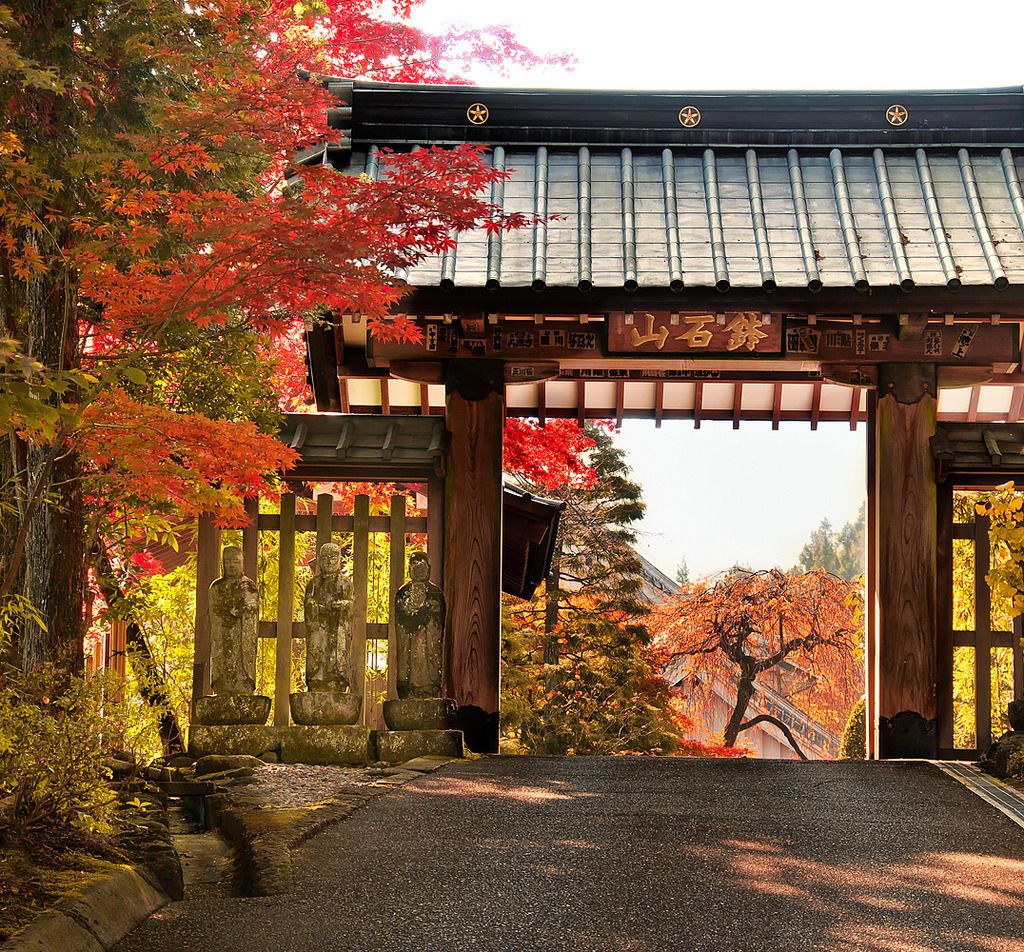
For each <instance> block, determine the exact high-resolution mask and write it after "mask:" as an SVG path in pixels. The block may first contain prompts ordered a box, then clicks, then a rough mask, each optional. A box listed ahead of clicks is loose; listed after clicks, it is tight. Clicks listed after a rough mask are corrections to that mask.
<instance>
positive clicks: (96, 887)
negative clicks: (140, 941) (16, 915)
mask: <svg viewBox="0 0 1024 952" xmlns="http://www.w3.org/2000/svg"><path fill="white" fill-rule="evenodd" d="M168 902H170V897H169V896H168V895H167V894H166V893H165V892H164V891H163V890H162V889H160V888H159V887H157V886H156V885H155V884H154V883H152V882H151V881H150V880H149V878H148V877H147V876H146V875H145V873H144V872H143V871H140V870H139V869H137V868H134V867H130V866H126V867H124V868H123V869H121V870H119V871H118V872H116V873H114V874H113V875H112V876H110V877H108V878H106V879H103V880H101V881H100V882H97V883H93V884H92V885H90V886H87V887H86V888H85V889H83V890H82V891H81V892H80V893H78V894H77V895H75V896H65V897H64V898H63V899H61V900H60V901H59V902H57V904H56V905H55V906H54V907H53V908H52V909H49V910H47V911H46V912H43V913H41V914H40V915H39V916H37V917H36V918H35V919H34V920H33V921H32V922H31V923H30V924H29V926H28V927H27V928H25V929H23V930H22V931H21V932H19V933H18V934H17V935H16V936H14V937H13V938H11V939H8V940H7V941H6V942H5V943H4V944H3V945H0V949H2V950H3V952H104V950H106V949H109V948H111V947H112V946H113V945H114V944H115V943H117V942H118V941H120V940H121V939H122V938H124V936H126V935H127V934H128V933H129V932H131V931H132V929H134V928H135V927H136V926H138V925H139V924H140V923H141V922H142V921H143V920H144V919H146V918H147V917H148V916H149V915H150V914H151V913H154V912H156V910H157V909H159V908H161V907H162V906H164V905H165V904H166V903H168Z"/></svg>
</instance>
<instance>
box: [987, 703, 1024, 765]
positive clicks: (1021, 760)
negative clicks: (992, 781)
mask: <svg viewBox="0 0 1024 952" xmlns="http://www.w3.org/2000/svg"><path fill="white" fill-rule="evenodd" d="M1006 719H1007V720H1008V721H1009V722H1010V729H1009V730H1008V731H1007V732H1006V733H1005V734H1003V736H1002V737H1000V738H999V740H997V741H996V742H995V743H994V744H993V745H992V746H991V747H989V749H988V750H987V751H986V753H985V756H984V757H982V758H981V760H980V761H979V762H978V766H979V767H981V769H982V770H984V771H986V772H987V773H990V774H993V775H994V776H996V777H1010V776H1018V775H1019V772H1020V771H1021V769H1022V768H1024V700H1017V701H1011V702H1010V705H1009V707H1007V709H1006Z"/></svg>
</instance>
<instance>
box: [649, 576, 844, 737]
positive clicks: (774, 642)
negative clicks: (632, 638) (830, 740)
mask: <svg viewBox="0 0 1024 952" xmlns="http://www.w3.org/2000/svg"><path fill="white" fill-rule="evenodd" d="M859 597H860V589H859V588H858V587H857V586H856V585H855V584H854V583H850V582H846V581H845V580H843V579H840V578H838V577H836V576H834V575H830V574H828V573H827V572H824V571H821V570H816V571H812V572H807V573H804V574H802V575H786V574H784V573H782V572H779V571H778V570H771V571H763V572H734V573H728V574H725V575H723V576H720V577H718V578H717V579H711V580H702V581H699V582H696V583H694V584H691V585H687V586H684V587H683V588H682V589H681V590H680V591H679V592H678V593H676V594H674V595H671V596H669V597H668V598H667V599H665V601H664V602H662V603H661V604H660V605H658V606H657V607H656V608H655V609H654V611H653V612H652V614H651V616H650V619H649V620H648V624H649V626H650V628H651V630H652V631H653V632H654V638H655V642H656V643H657V644H658V645H660V646H661V647H662V649H663V650H665V651H666V652H667V654H668V655H669V656H670V657H672V658H675V659H676V660H677V661H680V662H682V669H681V672H680V677H681V678H682V680H683V681H684V683H685V685H686V686H687V687H686V690H687V691H688V695H689V701H690V705H691V707H690V709H691V711H692V712H693V714H694V716H695V717H696V718H697V719H700V718H701V716H703V715H704V714H706V712H707V709H708V705H709V704H710V702H711V698H712V695H713V693H714V689H715V686H716V684H720V683H721V682H726V683H728V684H729V685H730V686H731V688H732V689H734V690H735V692H736V702H735V705H734V708H733V711H732V714H731V716H730V718H729V722H728V724H727V726H726V728H725V731H724V742H725V744H726V745H727V746H732V745H734V744H735V743H736V739H737V737H738V736H739V734H740V733H741V732H742V731H743V730H744V729H745V726H746V714H747V708H748V705H749V704H750V702H751V700H752V698H753V695H754V691H755V684H756V683H762V684H765V683H770V685H771V686H772V687H774V688H775V689H776V690H779V691H780V693H783V694H786V693H789V694H790V696H791V699H792V700H793V702H794V703H795V704H797V706H799V707H800V708H801V709H802V710H804V711H805V712H806V713H807V714H809V715H810V716H811V717H813V718H815V719H817V720H819V721H820V722H822V723H824V724H825V726H826V727H827V728H828V729H830V730H832V731H833V732H836V733H838V732H839V730H841V728H842V725H843V723H844V721H845V718H846V715H847V712H848V711H849V709H850V707H851V706H852V704H853V703H854V702H855V701H856V699H857V698H858V697H860V695H861V693H862V692H863V671H862V669H861V666H860V665H859V664H858V663H857V661H856V654H857V651H858V635H859V624H858V605H857V602H858V599H859ZM784 665H785V666H786V669H787V670H788V672H789V677H788V680H787V679H785V678H782V676H781V672H782V669H783V666H784Z"/></svg>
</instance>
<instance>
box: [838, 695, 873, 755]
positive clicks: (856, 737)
mask: <svg viewBox="0 0 1024 952" xmlns="http://www.w3.org/2000/svg"><path fill="white" fill-rule="evenodd" d="M866 720H867V715H866V708H865V701H864V698H861V699H860V700H859V701H858V702H857V703H856V704H854V705H853V707H852V708H851V709H850V716H849V717H848V718H847V719H846V727H845V728H844V729H843V738H842V740H841V741H840V742H839V759H840V760H863V759H864V758H865V756H866V755H867V753H866V747H865V739H864V738H865V724H866Z"/></svg>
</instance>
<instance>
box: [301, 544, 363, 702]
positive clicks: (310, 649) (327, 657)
mask: <svg viewBox="0 0 1024 952" xmlns="http://www.w3.org/2000/svg"><path fill="white" fill-rule="evenodd" d="M352 602H353V599H352V583H351V581H350V580H349V579H348V578H347V577H346V576H345V575H343V574H342V571H341V548H340V547H339V546H337V545H335V544H334V543H333V542H328V543H326V544H325V545H322V546H321V547H320V552H319V553H318V554H317V560H316V571H315V573H314V574H313V578H312V579H310V581H309V584H308V585H307V586H306V595H305V599H304V601H303V611H304V616H303V617H304V619H305V623H306V686H307V687H308V688H309V690H310V691H311V692H312V691H329V692H337V693H341V692H344V691H348V690H350V689H351V684H352Z"/></svg>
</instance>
